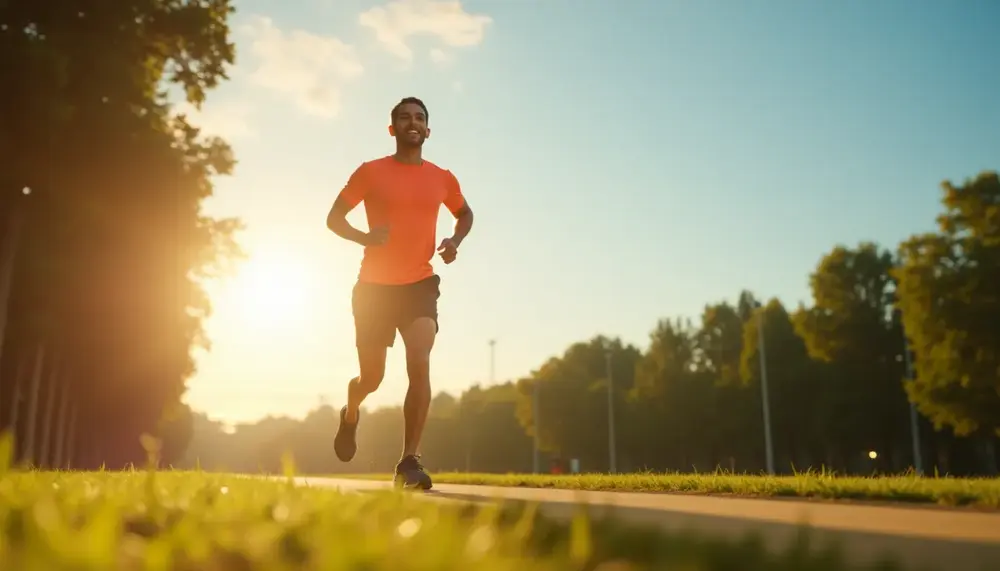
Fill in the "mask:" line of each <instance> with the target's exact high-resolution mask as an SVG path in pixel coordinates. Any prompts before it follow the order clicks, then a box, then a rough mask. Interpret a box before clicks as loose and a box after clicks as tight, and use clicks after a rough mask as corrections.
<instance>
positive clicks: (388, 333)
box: [351, 275, 441, 347]
mask: <svg viewBox="0 0 1000 571" xmlns="http://www.w3.org/2000/svg"><path fill="white" fill-rule="evenodd" d="M440 286H441V277H440V276H437V275H433V276H431V277H429V278H425V279H422V280H420V281H418V282H414V283H412V284H402V285H384V284H371V283H364V282H358V283H356V284H354V291H353V292H351V311H352V313H353V314H354V336H355V344H356V345H357V346H358V347H361V346H373V345H374V346H378V347H392V345H393V343H394V342H395V341H396V331H397V330H399V331H402V330H403V329H405V328H406V327H408V326H409V325H410V324H411V323H413V322H414V321H415V320H416V319H418V318H420V317H430V318H431V319H433V320H434V324H435V329H439V328H438V327H437V320H438V314H437V300H438V297H440V295H441V290H440Z"/></svg>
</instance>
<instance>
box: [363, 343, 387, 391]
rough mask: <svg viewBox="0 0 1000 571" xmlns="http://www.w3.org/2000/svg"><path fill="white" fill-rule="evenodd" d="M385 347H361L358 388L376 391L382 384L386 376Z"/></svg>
mask: <svg viewBox="0 0 1000 571" xmlns="http://www.w3.org/2000/svg"><path fill="white" fill-rule="evenodd" d="M385 354H386V348H385V347H375V348H359V349H358V362H359V365H360V369H361V374H360V375H359V376H358V388H359V389H361V390H362V391H364V392H365V393H371V392H374V391H375V389H377V388H378V387H379V385H381V384H382V379H383V378H384V377H385Z"/></svg>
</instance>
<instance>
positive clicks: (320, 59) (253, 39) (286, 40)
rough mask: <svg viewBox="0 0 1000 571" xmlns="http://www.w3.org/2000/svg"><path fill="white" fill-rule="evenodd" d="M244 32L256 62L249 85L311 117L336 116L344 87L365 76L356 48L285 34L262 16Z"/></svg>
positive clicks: (304, 34) (327, 38)
mask: <svg viewBox="0 0 1000 571" xmlns="http://www.w3.org/2000/svg"><path fill="white" fill-rule="evenodd" d="M242 31H243V33H244V34H246V36H247V37H248V42H247V45H248V48H249V49H248V53H249V54H250V55H251V56H252V57H253V60H254V62H253V67H252V68H251V69H250V72H249V75H248V77H249V79H250V81H251V82H253V83H254V84H256V85H258V86H260V87H264V88H266V89H269V90H271V91H273V92H275V93H277V94H279V95H283V96H285V97H288V98H290V99H292V100H293V101H295V102H296V103H297V104H298V105H299V106H300V107H301V108H302V109H303V110H304V111H305V112H307V113H310V114H312V115H317V116H320V117H325V118H331V117H335V116H336V115H337V113H338V112H339V111H340V88H341V86H342V85H343V84H344V83H345V82H348V81H350V80H352V79H354V78H356V77H358V76H360V75H361V74H362V73H363V72H364V66H362V65H361V61H360V60H359V59H358V55H357V53H356V52H355V50H354V47H353V46H351V45H348V44H346V43H344V42H342V41H340V40H339V39H337V38H335V37H332V36H320V35H317V34H312V33H310V32H306V31H304V30H291V31H287V32H286V31H283V30H281V29H280V28H278V27H277V26H275V25H274V22H272V21H271V19H270V18H266V17H263V16H253V17H251V19H250V22H249V23H247V24H246V25H245V26H243V27H242Z"/></svg>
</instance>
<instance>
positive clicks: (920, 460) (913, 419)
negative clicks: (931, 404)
mask: <svg viewBox="0 0 1000 571" xmlns="http://www.w3.org/2000/svg"><path fill="white" fill-rule="evenodd" d="M901 329H902V328H901ZM903 358H904V359H905V360H906V380H907V381H908V382H911V383H912V382H913V381H914V378H915V375H914V370H913V358H912V357H911V356H910V343H909V342H908V341H907V339H906V331H905V330H904V331H903ZM917 420H918V417H917V405H915V404H913V403H912V402H911V403H910V438H911V440H912V444H913V469H914V470H916V472H917V474H919V475H921V476H922V475H923V474H924V457H923V454H922V453H921V452H920V425H919V424H918V423H917Z"/></svg>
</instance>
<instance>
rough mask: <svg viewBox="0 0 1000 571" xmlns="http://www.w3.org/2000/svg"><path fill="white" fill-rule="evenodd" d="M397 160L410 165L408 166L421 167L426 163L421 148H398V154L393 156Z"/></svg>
mask: <svg viewBox="0 0 1000 571" xmlns="http://www.w3.org/2000/svg"><path fill="white" fill-rule="evenodd" d="M393 156H394V157H396V160H397V161H399V162H401V163H404V164H408V165H419V164H422V163H423V162H424V158H423V156H422V153H421V152H420V147H413V148H399V147H396V154H395V155H393Z"/></svg>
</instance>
